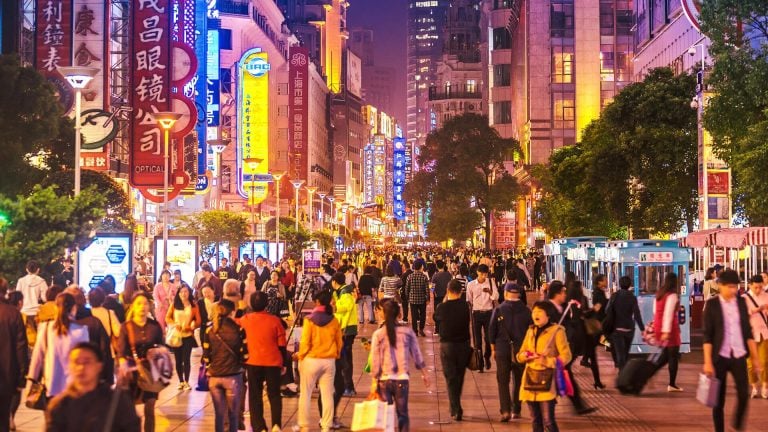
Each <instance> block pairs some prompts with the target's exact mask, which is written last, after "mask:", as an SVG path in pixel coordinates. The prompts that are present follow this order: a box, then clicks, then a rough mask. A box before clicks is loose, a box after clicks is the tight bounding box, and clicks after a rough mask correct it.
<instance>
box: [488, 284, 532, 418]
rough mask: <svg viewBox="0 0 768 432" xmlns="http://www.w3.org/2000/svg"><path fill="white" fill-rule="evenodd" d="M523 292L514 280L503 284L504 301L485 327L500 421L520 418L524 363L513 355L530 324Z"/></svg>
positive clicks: (529, 314)
mask: <svg viewBox="0 0 768 432" xmlns="http://www.w3.org/2000/svg"><path fill="white" fill-rule="evenodd" d="M522 292H524V291H523V290H522V289H521V288H520V287H519V286H518V285H517V284H515V283H507V284H505V285H504V301H503V302H502V303H501V304H499V305H498V306H496V309H494V311H493V314H492V315H491V327H490V330H489V333H490V340H491V352H492V354H493V357H494V358H495V359H496V383H497V384H498V386H499V403H500V405H501V421H502V423H506V422H508V421H509V420H510V419H518V418H520V410H521V405H520V384H521V383H522V380H523V371H524V370H525V365H522V364H520V363H518V362H516V361H514V360H513V359H514V358H515V356H516V355H517V351H518V350H519V349H520V345H522V343H523V340H524V339H525V333H526V331H527V330H528V326H529V325H531V324H532V321H531V310H530V309H528V306H527V305H526V304H525V303H523V301H522V300H521V299H520V294H521V293H522ZM510 374H512V375H514V379H515V382H514V389H513V392H512V396H511V397H510V394H509V378H510Z"/></svg>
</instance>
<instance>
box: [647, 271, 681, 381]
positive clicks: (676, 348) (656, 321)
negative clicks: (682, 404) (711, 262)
mask: <svg viewBox="0 0 768 432" xmlns="http://www.w3.org/2000/svg"><path fill="white" fill-rule="evenodd" d="M678 286H679V284H678V282H677V274H675V273H667V275H666V276H665V277H664V283H663V284H662V285H661V287H660V288H659V290H658V291H656V302H655V303H654V304H653V332H654V334H655V335H656V340H657V341H659V342H660V343H661V349H662V352H661V358H659V364H658V368H659V369H661V368H662V367H664V365H667V364H669V385H668V386H667V391H668V392H681V391H683V389H682V388H681V387H678V386H677V382H676V380H677V367H678V362H679V361H680V344H681V339H680V322H679V321H678V320H677V310H678V309H679V307H680V299H679V297H678V295H677V287H678Z"/></svg>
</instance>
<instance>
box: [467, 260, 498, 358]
mask: <svg viewBox="0 0 768 432" xmlns="http://www.w3.org/2000/svg"><path fill="white" fill-rule="evenodd" d="M488 270H489V269H488V266H487V265H485V264H480V265H479V266H477V279H475V280H473V281H472V282H470V283H468V284H467V302H468V303H469V304H470V306H471V307H472V330H473V335H472V337H473V339H474V341H475V348H476V349H479V350H481V351H482V353H483V358H484V359H485V368H486V369H490V368H491V340H490V334H489V333H488V331H489V330H490V325H491V314H492V313H493V308H494V307H495V306H496V301H497V300H498V299H499V291H498V290H497V289H496V287H495V286H494V285H495V284H494V283H493V280H492V279H489V278H488ZM481 330H482V331H481ZM483 337H485V343H484V344H483V343H481V342H482V338H483ZM480 372H482V370H481V371H480Z"/></svg>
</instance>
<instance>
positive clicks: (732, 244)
mask: <svg viewBox="0 0 768 432" xmlns="http://www.w3.org/2000/svg"><path fill="white" fill-rule="evenodd" d="M714 245H715V246H718V247H724V248H731V249H744V248H745V247H747V246H768V227H750V228H734V229H728V230H723V231H720V232H718V233H716V234H715V244H714Z"/></svg>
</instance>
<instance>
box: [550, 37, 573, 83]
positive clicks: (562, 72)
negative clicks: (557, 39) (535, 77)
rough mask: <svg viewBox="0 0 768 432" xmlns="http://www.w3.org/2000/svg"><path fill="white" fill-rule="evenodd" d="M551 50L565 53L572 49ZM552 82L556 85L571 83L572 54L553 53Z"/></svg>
mask: <svg viewBox="0 0 768 432" xmlns="http://www.w3.org/2000/svg"><path fill="white" fill-rule="evenodd" d="M552 49H553V50H561V49H562V50H563V51H567V50H569V49H573V48H572V47H561V46H555V47H552ZM552 82H553V83H557V84H564V83H571V82H573V53H570V52H554V53H553V54H552Z"/></svg>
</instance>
